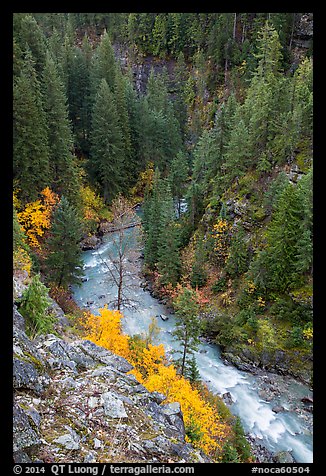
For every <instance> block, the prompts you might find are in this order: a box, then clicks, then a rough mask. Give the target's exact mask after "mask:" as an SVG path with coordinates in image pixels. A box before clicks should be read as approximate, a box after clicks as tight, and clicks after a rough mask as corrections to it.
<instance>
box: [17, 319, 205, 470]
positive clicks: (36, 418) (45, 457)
mask: <svg viewBox="0 0 326 476" xmlns="http://www.w3.org/2000/svg"><path fill="white" fill-rule="evenodd" d="M15 330H16V339H15V348H16V354H15V358H16V362H15V368H16V370H15V382H16V383H15V387H16V389H17V390H19V394H17V397H16V398H17V401H18V403H19V405H20V407H19V408H20V409H21V408H24V412H23V415H22V417H21V420H22V419H24V420H23V424H24V425H26V431H27V435H26V438H24V440H23V441H22V442H21V441H20V440H19V438H18V444H17V445H16V446H15V452H16V453H17V452H21V453H20V456H18V459H20V460H21V461H23V459H24V456H23V455H25V459H26V458H31V460H32V461H44V462H51V463H55V462H60V463H64V462H71V457H72V456H71V455H72V454H73V460H74V462H76V463H84V462H99V461H111V462H112V461H113V462H149V463H150V462H153V463H154V462H155V463H161V462H169V463H171V462H172V463H173V462H200V461H202V462H210V459H209V458H208V457H206V456H205V455H203V454H202V453H201V452H200V451H199V450H196V449H194V448H193V447H192V445H190V444H188V443H186V441H185V429H184V422H183V416H182V412H181V409H180V405H179V403H176V402H173V403H169V404H164V401H165V400H166V398H165V396H164V395H162V394H160V393H158V392H153V393H151V392H149V391H148V390H147V389H146V388H145V387H144V386H143V385H141V384H140V383H139V381H138V380H137V379H136V377H135V376H134V375H132V374H129V373H128V372H129V371H130V370H132V369H133V367H132V365H131V364H129V362H127V361H126V360H125V359H123V358H122V357H119V356H117V355H115V354H113V353H112V352H110V351H108V350H106V349H104V348H102V347H99V346H97V345H95V344H94V343H93V342H90V341H87V340H75V341H71V338H66V339H61V338H59V337H58V336H56V335H53V334H49V335H46V336H39V337H38V338H37V339H36V340H35V342H32V341H30V340H29V339H28V337H27V336H26V334H25V333H24V332H23V331H21V330H19V329H17V328H15ZM26 349H29V352H30V360H26V361H25V360H22V358H23V355H24V353H26ZM19 354H21V355H19ZM19 357H20V359H21V360H19ZM33 359H34V360H35V359H36V361H37V359H39V365H36V364H33V362H32V360H33ZM49 368H50V370H48V369H49ZM45 369H46V371H48V373H49V375H50V381H49V382H48V386H47V388H46V391H44V389H45V386H44V385H43V384H42V372H41V371H44V372H45ZM24 379H25V380H26V382H25V380H24ZM40 379H41V380H40ZM38 384H39V387H38ZM35 394H37V395H35ZM36 397H37V398H36ZM18 411H19V412H20V411H21V412H22V410H19V409H18ZM16 426H17V425H16ZM34 442H36V443H37V445H38V446H37V445H36V446H35V445H34ZM29 445H34V446H33V448H36V450H33V452H30V451H29ZM72 452H73V453H72ZM17 454H18V453H17Z"/></svg>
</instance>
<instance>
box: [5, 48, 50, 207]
mask: <svg viewBox="0 0 326 476" xmlns="http://www.w3.org/2000/svg"><path fill="white" fill-rule="evenodd" d="M47 139H48V128H47V123H46V116H45V112H44V107H43V97H42V94H41V86H40V83H39V81H38V78H37V75H36V72H35V69H34V62H33V60H32V57H31V54H30V52H29V51H27V53H26V58H25V62H24V65H23V68H22V72H21V75H20V76H19V77H18V78H17V79H16V80H15V82H14V89H13V171H14V181H15V182H16V184H17V187H18V188H19V189H20V198H21V199H22V200H23V201H24V202H28V201H33V200H35V199H36V198H37V195H38V193H39V192H40V191H41V190H42V189H43V188H44V187H46V186H47V185H49V182H50V167H49V146H48V140H47Z"/></svg>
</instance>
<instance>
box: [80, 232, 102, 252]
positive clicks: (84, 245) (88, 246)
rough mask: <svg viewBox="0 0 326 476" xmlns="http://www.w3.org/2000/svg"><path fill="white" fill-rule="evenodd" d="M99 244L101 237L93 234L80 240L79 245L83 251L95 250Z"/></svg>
mask: <svg viewBox="0 0 326 476" xmlns="http://www.w3.org/2000/svg"><path fill="white" fill-rule="evenodd" d="M100 245H101V239H100V238H98V237H97V236H95V235H92V236H88V237H87V238H85V239H84V240H82V241H81V242H80V247H81V249H82V250H83V251H87V250H96V249H97V248H98V247H99V246H100Z"/></svg>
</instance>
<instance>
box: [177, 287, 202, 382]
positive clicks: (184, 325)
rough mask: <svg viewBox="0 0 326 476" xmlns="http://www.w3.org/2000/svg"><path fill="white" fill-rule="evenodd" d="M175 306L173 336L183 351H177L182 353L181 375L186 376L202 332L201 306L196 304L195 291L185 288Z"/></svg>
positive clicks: (180, 362) (180, 361)
mask: <svg viewBox="0 0 326 476" xmlns="http://www.w3.org/2000/svg"><path fill="white" fill-rule="evenodd" d="M173 305H174V308H175V315H176V328H175V330H174V331H173V336H174V338H175V340H176V341H178V342H179V344H180V346H181V349H180V351H176V352H178V353H181V358H180V359H179V361H178V363H179V366H180V373H181V375H184V374H185V370H186V365H187V364H188V365H189V362H190V359H192V356H193V352H194V351H195V350H197V348H198V344H199V342H200V341H199V336H200V332H201V322H200V319H199V317H198V314H199V306H198V304H197V302H196V295H195V293H194V291H192V290H191V289H188V288H183V289H182V290H181V292H180V293H179V294H178V296H177V297H176V298H175V299H174V301H173Z"/></svg>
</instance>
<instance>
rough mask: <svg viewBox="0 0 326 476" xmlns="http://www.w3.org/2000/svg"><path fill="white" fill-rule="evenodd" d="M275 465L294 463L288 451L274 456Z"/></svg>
mask: <svg viewBox="0 0 326 476" xmlns="http://www.w3.org/2000/svg"><path fill="white" fill-rule="evenodd" d="M274 460H275V463H295V461H294V459H293V456H292V455H291V453H290V452H289V451H280V452H279V453H276V454H275V455H274Z"/></svg>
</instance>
